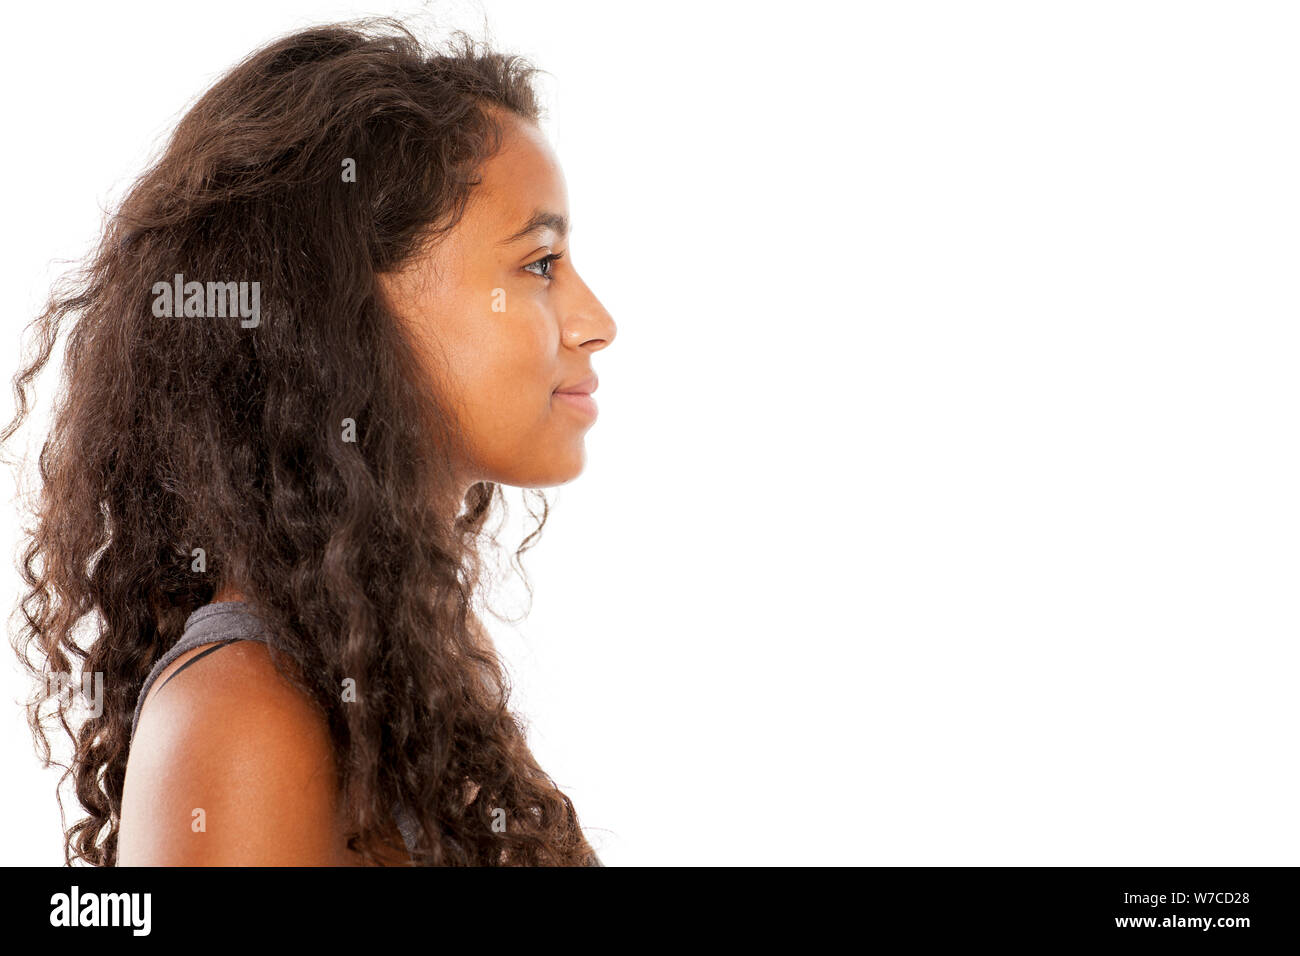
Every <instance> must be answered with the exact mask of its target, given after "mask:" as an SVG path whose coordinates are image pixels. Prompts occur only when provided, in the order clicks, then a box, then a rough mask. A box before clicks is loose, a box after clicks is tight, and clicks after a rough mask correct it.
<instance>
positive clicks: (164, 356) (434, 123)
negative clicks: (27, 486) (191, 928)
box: [0, 19, 598, 866]
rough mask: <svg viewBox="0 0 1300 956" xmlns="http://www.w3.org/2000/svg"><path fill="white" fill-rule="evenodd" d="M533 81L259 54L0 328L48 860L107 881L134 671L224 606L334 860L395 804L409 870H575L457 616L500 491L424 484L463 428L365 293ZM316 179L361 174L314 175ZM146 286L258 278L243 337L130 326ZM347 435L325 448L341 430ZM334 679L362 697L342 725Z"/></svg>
mask: <svg viewBox="0 0 1300 956" xmlns="http://www.w3.org/2000/svg"><path fill="white" fill-rule="evenodd" d="M537 72H539V71H538V70H537V69H536V68H535V67H533V66H531V65H530V64H529V63H528V62H527V61H526V60H524V59H522V58H520V57H518V56H509V55H503V54H500V53H495V52H492V51H491V50H490V49H489V48H488V46H487V44H486V43H483V42H481V41H476V40H474V39H472V38H471V37H469V36H468V35H466V34H464V33H463V32H459V31H457V32H456V33H454V34H452V36H451V39H450V40H447V41H445V42H444V44H442V45H441V46H440V47H435V46H431V45H428V44H426V43H423V42H421V41H420V40H418V39H417V38H416V37H415V36H414V35H413V34H412V33H411V32H410V31H409V30H408V29H407V28H406V26H405V25H403V24H402V23H400V22H399V21H394V20H388V19H374V20H364V21H356V22H352V23H346V24H336V25H329V26H323V27H319V28H313V29H308V30H305V31H302V32H298V33H295V34H293V35H291V36H288V37H285V38H283V39H280V40H278V41H276V42H273V43H271V44H270V45H268V46H266V47H264V48H263V49H261V50H258V51H257V52H255V53H254V54H252V55H251V56H249V57H248V58H247V59H245V60H244V61H243V62H241V63H240V64H238V65H237V66H236V67H234V68H233V69H232V70H231V71H230V72H229V73H228V74H226V75H225V76H224V77H223V78H222V79H221V80H220V81H218V82H217V83H216V84H215V85H214V86H213V87H212V89H210V90H209V91H208V92H207V93H206V94H204V95H203V96H202V98H201V99H199V100H198V102H197V103H196V104H195V105H194V106H193V108H192V109H190V110H189V112H188V113H187V114H186V115H185V116H184V118H183V119H182V120H181V121H180V123H179V125H178V126H177V128H176V130H175V132H174V134H173V136H172V137H171V139H170V141H169V142H168V144H167V145H166V147H165V149H164V151H163V152H162V154H161V156H160V157H159V158H158V159H157V161H156V162H154V163H153V164H152V165H151V166H150V167H149V168H148V169H147V171H146V172H145V173H144V174H143V175H142V176H141V177H140V178H139V179H138V180H137V181H136V182H135V183H134V184H133V185H132V187H131V188H130V190H129V192H128V193H127V195H126V197H125V198H124V199H123V201H122V202H121V204H120V205H119V206H118V208H117V209H116V211H115V212H113V213H112V215H111V216H109V218H108V220H107V223H106V226H105V229H104V233H103V236H102V237H101V239H100V241H99V244H98V246H97V248H96V249H95V250H94V251H93V253H92V254H91V255H90V256H89V257H88V259H87V260H86V262H85V263H84V264H82V266H81V267H80V268H78V269H77V270H76V271H75V272H73V273H71V274H70V275H69V276H68V277H66V278H65V279H64V280H63V281H62V282H60V283H59V284H58V285H57V286H56V287H55V288H54V290H53V292H52V294H51V297H50V300H49V302H48V304H47V305H46V307H45V309H44V311H43V312H42V314H41V315H40V316H38V317H37V318H36V319H35V320H34V321H33V322H32V324H31V326H29V329H28V334H29V335H30V336H32V338H33V339H34V340H35V341H34V342H33V343H31V345H30V346H29V347H30V349H31V352H30V353H29V354H27V355H26V356H25V358H24V363H30V364H25V365H24V367H23V368H22V369H21V370H20V371H19V372H18V374H17V375H16V376H15V378H14V391H15V395H16V397H17V413H16V414H15V416H14V418H13V420H12V421H11V423H10V424H9V425H8V426H7V428H6V429H5V430H4V431H3V432H0V441H6V442H7V441H8V440H9V439H10V438H11V436H13V434H14V433H15V432H16V431H17V430H18V428H19V427H20V426H21V425H22V423H23V421H24V419H26V418H27V416H28V414H29V411H30V407H29V396H28V392H29V391H30V390H31V389H32V387H33V382H34V380H35V378H36V377H37V376H38V375H39V373H40V372H41V370H42V368H43V367H44V366H45V365H46V363H47V362H48V360H49V358H50V356H51V353H52V351H53V349H54V345H55V343H56V341H57V340H58V338H59V336H60V330H61V328H62V326H63V325H64V323H65V322H69V323H70V325H71V329H70V331H69V332H68V338H67V345H66V349H65V353H64V380H63V382H62V383H61V391H60V400H59V402H58V403H57V406H56V408H55V415H54V418H53V423H52V427H51V431H50V433H49V435H48V438H47V440H46V441H45V443H44V446H43V447H42V450H41V453H40V459H39V472H40V480H41V489H40V502H39V507H38V511H37V514H36V524H35V526H34V527H33V528H31V529H29V532H28V533H29V535H30V540H29V541H28V543H27V546H26V548H25V550H24V553H23V557H22V561H21V566H20V570H21V573H22V575H23V579H24V582H25V585H26V590H25V593H24V596H23V597H22V599H21V602H20V605H19V608H18V611H17V612H16V615H17V616H18V617H19V619H20V620H19V622H18V623H19V624H20V627H19V628H18V633H17V635H16V637H15V639H14V647H15V650H16V651H17V652H18V655H19V658H20V660H21V661H22V663H23V664H24V665H25V666H26V667H27V669H28V671H29V672H30V674H31V675H32V677H34V678H35V679H36V681H37V682H38V684H39V686H40V687H41V688H42V689H43V690H44V693H41V692H40V691H38V693H37V696H36V698H35V699H33V700H32V702H31V703H30V704H29V709H28V722H29V725H30V727H31V730H32V733H33V736H34V738H35V741H36V744H37V749H38V751H39V752H40V753H41V754H42V755H43V758H44V760H45V766H46V767H49V766H51V764H52V763H56V762H55V761H52V759H51V753H50V744H49V739H48V737H47V735H46V730H45V720H44V719H43V718H42V714H41V711H42V708H43V707H44V705H45V704H46V703H47V702H48V701H50V700H56V701H57V708H56V710H55V713H56V715H57V717H58V721H59V723H60V724H61V726H62V728H63V730H64V731H65V732H66V733H67V734H68V735H70V737H71V738H72V744H73V750H74V756H73V758H72V761H71V763H70V764H61V763H59V764H57V765H58V766H62V767H65V768H66V772H65V773H64V774H63V776H62V777H61V779H60V785H61V784H62V783H63V781H66V780H67V779H68V777H69V776H72V777H73V778H74V782H75V790H76V794H77V798H78V800H79V802H80V803H81V805H82V806H83V807H84V809H85V810H86V812H87V813H88V814H89V815H88V817H86V818H84V819H81V820H80V821H79V822H76V823H75V825H73V826H71V827H70V828H69V829H67V830H66V831H65V832H64V839H65V857H66V860H67V863H68V864H69V865H71V864H72V863H73V861H74V859H75V860H78V861H85V862H86V863H89V864H91V865H100V866H112V865H115V864H116V856H117V839H118V828H119V822H120V813H121V807H122V792H123V785H124V780H125V776H126V764H127V754H128V750H129V747H130V735H131V724H132V716H133V709H134V706H135V703H136V699H137V697H138V695H139V693H140V690H141V688H142V686H143V683H144V680H145V677H146V675H147V674H148V673H149V671H150V669H151V667H152V666H153V665H154V663H155V662H156V661H157V660H158V659H159V658H160V656H161V655H162V654H163V653H164V652H165V651H166V650H167V649H168V648H169V647H171V646H172V645H173V644H174V643H175V642H176V640H177V639H178V638H179V637H180V636H181V633H182V630H183V628H184V624H185V621H186V619H187V618H188V616H189V615H190V613H191V612H193V611H194V610H196V609H197V608H199V607H200V606H202V605H204V604H207V603H209V602H210V601H212V600H214V598H215V596H216V595H217V594H219V593H222V588H223V586H227V585H231V584H233V585H235V586H237V587H238V588H239V589H240V590H241V591H242V593H243V594H244V595H245V596H246V598H245V599H246V600H247V601H248V603H249V605H250V606H251V607H253V608H254V609H255V611H256V613H257V614H258V616H259V617H260V618H261V619H262V621H263V623H264V625H265V627H266V628H267V630H268V633H269V635H270V637H271V643H272V646H274V647H275V648H277V649H279V650H277V653H276V655H275V657H274V658H273V659H276V660H277V667H278V668H280V669H281V672H282V673H284V674H285V676H286V677H288V678H289V679H291V680H293V681H294V683H295V684H297V686H299V687H300V688H301V690H302V691H303V692H304V693H306V694H308V695H309V696H310V699H311V700H313V701H314V702H315V704H316V705H317V706H318V707H319V708H320V710H321V711H322V712H323V713H324V715H325V716H326V719H327V721H328V726H329V731H330V734H331V737H332V741H333V745H334V748H335V752H336V756H337V758H338V760H337V765H338V767H339V772H340V781H339V782H340V788H341V799H342V801H343V803H344V805H345V809H346V812H347V813H348V819H349V820H350V822H351V828H350V829H349V839H348V847H349V849H351V850H353V851H354V852H359V853H360V854H361V855H362V857H363V858H364V859H365V860H366V861H367V862H374V861H375V860H376V859H377V854H376V849H377V847H378V846H379V845H380V844H381V843H382V842H383V839H382V835H383V834H384V833H388V834H390V835H391V833H392V830H391V821H392V817H391V809H392V808H393V807H394V806H395V805H398V804H401V805H404V806H406V807H409V808H410V809H411V811H412V815H413V816H414V817H415V818H416V819H417V820H418V822H419V825H420V829H421V839H420V843H419V845H418V846H417V847H416V848H415V849H414V850H413V852H412V858H413V860H414V861H415V862H416V863H418V864H422V865H492V866H495V865H539V864H540V865H593V864H594V865H598V860H597V859H596V858H595V855H594V853H593V852H592V850H591V847H590V845H589V844H588V843H587V841H586V839H585V838H584V835H583V833H582V830H581V828H580V826H579V824H578V820H577V815H576V813H575V811H574V808H573V804H572V802H571V801H570V800H569V798H568V797H567V796H565V795H564V793H562V792H561V791H560V790H559V788H558V787H557V786H556V784H555V783H554V781H553V780H551V778H550V777H548V776H547V774H546V773H544V772H543V771H542V769H541V768H540V767H539V766H538V764H537V762H536V760H535V759H534V758H533V756H532V754H531V753H530V751H529V748H528V747H527V745H526V743H525V734H524V726H523V724H522V723H521V722H520V721H519V720H518V719H517V718H516V717H515V716H514V715H513V714H512V712H511V711H510V709H509V708H508V698H509V695H510V687H509V683H508V680H507V678H506V675H505V673H504V669H503V667H502V665H501V662H500V660H499V658H498V657H497V655H496V653H495V651H494V650H493V648H492V646H491V642H490V641H489V640H488V638H487V636H486V633H485V631H484V629H483V626H482V623H481V622H480V621H479V619H478V618H477V616H476V615H475V613H474V611H473V606H472V605H473V602H472V599H473V598H475V597H476V594H477V592H478V590H479V588H480V586H481V585H482V584H483V581H484V580H485V577H484V574H485V572H484V567H485V564H484V557H483V553H482V550H483V548H484V546H485V542H491V543H492V544H493V545H495V543H496V541H495V537H496V536H495V533H493V534H485V528H486V525H487V523H488V519H489V517H490V516H491V515H493V514H494V513H496V511H495V509H494V505H495V504H497V503H501V502H503V496H502V493H501V486H499V485H497V484H495V483H492V482H479V483H477V484H475V485H473V486H472V487H470V489H469V491H468V492H467V493H463V492H464V489H463V486H461V487H460V488H457V487H456V486H455V483H454V475H453V473H452V468H451V465H450V462H451V461H453V460H463V451H464V447H465V446H464V445H463V444H462V442H463V436H462V435H461V434H460V433H459V428H458V426H457V424H456V419H455V416H454V415H453V414H452V409H451V406H450V405H449V404H448V403H447V401H446V399H445V397H441V396H439V395H437V394H433V393H432V390H431V389H430V388H429V387H428V385H427V381H428V379H427V375H426V374H425V370H424V368H423V366H422V365H421V363H420V360H419V359H418V358H417V354H418V353H417V352H416V351H415V350H414V347H413V344H412V343H411V342H410V341H409V339H408V338H407V337H406V335H404V334H403V332H402V326H401V324H400V323H399V321H398V320H397V317H396V316H395V315H394V314H393V313H392V311H391V310H390V309H389V308H388V307H386V305H385V303H384V301H383V299H382V297H381V295H380V294H379V284H378V282H377V278H378V277H379V276H381V275H383V274H385V273H389V272H393V271H395V270H397V269H398V268H399V267H400V266H402V265H403V264H404V263H407V262H408V261H409V260H411V258H412V257H414V256H415V255H417V254H419V253H420V252H422V251H423V250H424V249H426V248H427V244H428V243H429V242H430V241H432V240H433V239H435V238H436V237H437V236H439V235H440V234H442V233H443V232H444V231H446V230H449V229H451V228H452V227H454V226H455V225H456V223H457V222H458V221H459V220H460V218H461V216H462V215H463V213H464V210H465V207H466V205H467V202H468V199H469V195H470V191H471V189H472V187H473V186H474V185H475V184H476V172H477V170H478V169H479V167H480V166H481V164H482V163H483V162H484V161H485V160H486V159H487V158H489V157H490V156H492V155H494V153H495V151H496V150H498V149H499V148H500V145H501V142H502V136H503V130H502V127H501V123H500V122H499V121H498V120H496V119H494V112H496V111H498V110H500V111H507V112H508V113H513V114H516V115H518V116H522V117H526V118H528V119H530V120H533V121H536V120H537V119H538V117H539V113H540V110H539V106H538V103H537V98H536V93H535V91H534V89H533V87H532V82H533V76H534V74H536V73H537ZM344 158H352V159H354V160H355V162H356V164H357V168H359V169H363V170H365V175H363V176H360V177H358V178H357V181H356V182H343V177H342V176H341V175H340V169H341V161H342V160H343V159H344ZM177 273H182V274H186V275H192V276H205V277H222V278H223V279H232V278H233V279H249V280H257V281H259V282H260V286H261V290H262V295H261V318H260V323H259V324H258V325H257V326H256V327H255V328H250V327H244V323H240V322H238V321H230V320H217V321H211V320H209V321H193V320H171V319H162V318H158V317H157V316H156V315H155V314H154V312H153V310H152V307H151V303H152V299H153V294H152V291H151V290H152V289H153V286H154V284H155V283H157V282H158V281H159V280H163V281H170V280H171V278H172V276H173V275H174V274H177ZM349 418H350V419H353V420H354V422H355V423H356V440H355V441H344V440H341V437H340V436H341V429H340V423H341V422H342V421H343V420H344V419H349ZM458 456H461V457H459V458H458ZM462 493H463V497H462ZM527 494H530V495H538V496H540V495H541V493H540V491H538V490H537V489H528V490H527ZM541 502H542V508H541V514H540V520H539V521H537V524H536V526H535V528H534V529H533V530H532V532H531V533H530V534H529V535H528V536H527V537H526V538H525V539H524V541H523V542H522V543H521V544H520V546H519V548H518V550H517V551H516V552H515V553H514V559H516V560H517V559H518V557H519V556H521V555H522V553H523V552H524V551H525V550H526V549H527V548H529V547H530V545H531V543H532V542H533V541H534V540H535V539H536V537H537V535H538V533H539V532H540V531H541V528H542V526H543V525H544V524H545V522H546V515H547V512H548V507H547V505H546V500H545V497H544V496H541ZM528 510H529V512H530V514H531V515H532V517H533V518H534V519H538V518H539V515H538V513H537V511H536V510H534V509H533V508H532V507H531V506H530V507H529V509H528ZM196 548H203V549H204V551H205V552H206V555H207V561H208V567H207V571H206V572H205V573H196V572H195V571H194V570H192V566H191V561H192V553H193V552H194V549H196ZM520 570H522V567H521V568H520ZM526 583H527V582H526V579H525V584H526ZM94 612H97V615H98V616H97V619H92V621H93V623H94V625H95V626H94V628H92V638H91V639H90V640H88V641H87V640H82V641H78V639H77V634H76V631H77V630H78V622H80V621H81V620H82V618H83V617H85V616H86V615H90V614H92V613H94ZM281 655H283V657H281ZM73 659H76V660H78V662H79V665H80V666H79V668H78V670H80V672H81V673H83V674H86V673H96V672H100V673H102V674H103V675H104V688H105V689H104V707H103V711H102V714H100V715H98V716H89V717H87V718H85V719H84V721H82V722H81V723H80V724H79V726H76V727H75V728H74V726H73V725H72V724H71V723H70V722H69V720H68V715H67V713H66V709H67V706H66V705H65V702H64V700H63V698H62V696H60V695H55V694H53V693H51V680H50V675H51V674H54V673H69V674H70V673H72V672H73V668H72V666H71V664H72V660H73ZM345 678H353V679H355V680H356V682H357V685H358V686H360V687H364V688H366V689H367V692H366V693H364V694H362V695H361V696H360V699H359V700H358V701H357V702H355V703H349V704H347V705H345V704H344V703H343V702H342V701H341V700H340V693H339V687H340V684H341V682H342V681H343V680H344V679H345ZM469 784H472V785H474V786H476V787H477V788H478V789H477V794H476V795H475V796H474V798H473V799H472V801H471V802H469V803H468V804H466V802H465V795H466V793H467V785H469ZM60 806H62V801H60ZM494 808H502V809H504V810H505V811H506V814H507V817H506V820H507V823H508V825H507V826H506V828H505V831H504V832H500V829H501V828H500V827H496V828H494V827H493V826H492V824H493V822H494V820H493V809H494ZM498 820H499V817H498ZM65 822H66V821H65Z"/></svg>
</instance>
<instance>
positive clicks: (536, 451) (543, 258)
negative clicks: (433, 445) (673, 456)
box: [381, 114, 616, 488]
mask: <svg viewBox="0 0 1300 956" xmlns="http://www.w3.org/2000/svg"><path fill="white" fill-rule="evenodd" d="M498 115H499V116H501V117H502V122H503V123H504V124H505V128H506V134H505V137H504V140H503V145H502V148H501V150H500V151H499V152H498V153H497V154H496V155H495V156H493V157H492V158H491V159H489V160H488V161H487V162H486V163H484V164H483V166H481V167H480V169H479V177H480V179H481V183H480V184H479V185H478V186H475V187H474V189H473V192H472V193H471V195H470V201H469V205H468V206H467V207H466V210H465V215H464V217H463V218H462V219H461V221H460V222H459V223H458V224H457V226H456V228H455V229H453V230H452V231H451V232H449V233H447V234H446V235H444V236H443V237H442V238H441V239H440V240H439V241H438V243H437V244H436V246H435V247H434V248H433V249H432V250H431V251H430V252H429V253H428V254H426V255H424V256H422V257H419V258H417V259H416V260H414V261H413V262H412V263H411V264H410V265H409V266H408V267H407V268H406V269H404V270H403V271H402V272H401V273H395V274H390V275H385V276H383V277H382V279H381V281H382V282H383V287H384V290H385V294H386V296H387V298H388V300H389V303H390V304H391V306H392V307H393V308H394V309H395V310H396V311H397V313H398V315H399V316H401V318H402V319H403V320H404V321H405V323H406V325H407V328H408V329H409V330H410V331H411V332H412V334H413V335H414V336H415V340H416V344H417V345H418V346H419V347H420V349H421V350H422V352H423V354H424V355H425V357H426V358H427V360H428V362H429V367H430V375H431V387H437V388H440V389H443V390H444V392H445V398H446V399H447V400H448V401H449V403H450V405H451V406H452V408H453V409H454V410H455V412H456V414H457V415H458V417H459V424H460V426H461V428H462V429H463V431H464V433H465V438H466V441H467V444H468V447H469V449H470V450H471V451H470V453H471V455H472V459H473V460H472V461H470V462H465V463H461V464H462V467H463V468H465V469H466V473H465V475H464V481H465V484H466V487H468V485H469V484H471V483H473V482H475V481H494V482H499V483H501V484H506V485H513V486H517V487H524V488H542V487H549V486H553V485H558V484H562V483H564V482H567V481H570V480H572V479H573V478H575V477H577V476H578V474H580V473H581V471H582V467H583V464H584V460H585V448H584V445H583V439H584V436H585V435H586V432H587V430H588V429H589V428H591V426H592V424H593V423H594V422H595V420H596V413H595V405H594V402H593V401H592V400H591V399H590V398H585V399H584V398H581V397H577V396H574V395H567V396H566V395H563V394H561V393H560V392H561V390H564V389H572V388H577V389H580V390H584V391H590V388H591V386H592V385H594V384H595V379H594V369H593V367H592V361H591V355H592V353H593V352H597V351H599V350H600V349H603V348H604V347H605V346H607V345H609V343H610V342H611V341H613V339H614V334H615V331H616V328H615V325H614V320H613V319H612V318H611V317H610V314H609V313H608V312H606V311H605V308H604V306H602V305H601V304H600V301H599V300H598V299H597V298H596V297H595V295H593V294H592V292H591V290H590V289H588V288H587V286H586V284H585V283H584V282H583V281H582V279H581V278H580V277H579V276H578V273H577V272H576V271H575V270H574V268H573V260H572V258H571V257H570V255H569V252H568V234H567V221H568V216H569V209H568V194H567V190H566V188H565V184H564V175H563V173H562V172H561V171H560V166H559V163H558V162H557V160H556V157H555V154H554V152H553V151H552V150H551V148H550V145H549V144H548V143H547V142H546V139H545V137H544V136H543V134H542V132H541V130H540V129H539V128H538V127H537V126H536V125H534V124H533V123H531V122H528V121H527V120H524V119H521V118H519V117H516V116H515V115H513V114H498ZM553 256H559V257H560V258H550V257H553ZM435 370H441V377H438V378H437V381H435V375H436V373H435ZM442 378H445V379H446V381H445V382H442V381H441V379H442Z"/></svg>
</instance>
